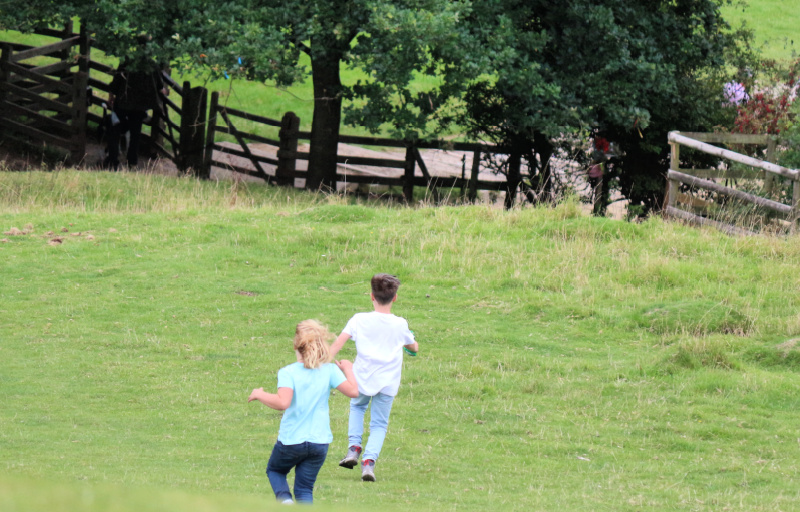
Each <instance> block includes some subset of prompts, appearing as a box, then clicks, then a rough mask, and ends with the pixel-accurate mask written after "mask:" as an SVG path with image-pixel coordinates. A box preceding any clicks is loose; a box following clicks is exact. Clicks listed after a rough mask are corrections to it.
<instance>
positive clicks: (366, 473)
mask: <svg viewBox="0 0 800 512" xmlns="http://www.w3.org/2000/svg"><path fill="white" fill-rule="evenodd" d="M361 480H363V481H365V482H374V481H375V461H374V460H372V459H366V460H365V461H364V463H363V464H362V465H361Z"/></svg>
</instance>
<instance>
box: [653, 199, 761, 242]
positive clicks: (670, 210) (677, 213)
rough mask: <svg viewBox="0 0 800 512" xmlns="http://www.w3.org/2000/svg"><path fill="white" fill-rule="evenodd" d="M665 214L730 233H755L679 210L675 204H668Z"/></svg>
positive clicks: (747, 234) (748, 234)
mask: <svg viewBox="0 0 800 512" xmlns="http://www.w3.org/2000/svg"><path fill="white" fill-rule="evenodd" d="M664 214H665V215H667V216H669V217H675V218H677V219H681V220H684V221H686V222H691V223H692V224H698V225H700V226H711V227H713V228H716V229H718V230H720V231H722V232H724V233H727V234H729V235H744V236H751V235H754V234H755V233H753V232H752V231H748V230H746V229H742V228H739V227H736V226H731V225H730V224H724V223H722V222H718V221H716V220H712V219H708V218H706V217H700V216H699V215H695V214H693V213H689V212H685V211H683V210H679V209H678V208H675V207H674V206H668V207H667V208H666V210H664Z"/></svg>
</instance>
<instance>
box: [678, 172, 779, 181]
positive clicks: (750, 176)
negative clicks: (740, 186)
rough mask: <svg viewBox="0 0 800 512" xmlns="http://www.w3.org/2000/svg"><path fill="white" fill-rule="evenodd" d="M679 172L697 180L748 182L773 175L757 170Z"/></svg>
mask: <svg viewBox="0 0 800 512" xmlns="http://www.w3.org/2000/svg"><path fill="white" fill-rule="evenodd" d="M676 170H677V171H680V172H683V173H686V174H688V175H690V176H694V177H696V178H720V179H747V180H761V179H764V174H767V175H768V176H772V174H771V173H765V172H764V171H758V170H755V169H737V170H731V169H676Z"/></svg>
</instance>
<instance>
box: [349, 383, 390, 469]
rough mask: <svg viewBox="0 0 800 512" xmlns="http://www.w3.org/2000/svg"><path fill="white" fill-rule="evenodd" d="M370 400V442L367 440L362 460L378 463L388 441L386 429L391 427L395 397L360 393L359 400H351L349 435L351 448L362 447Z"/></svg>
mask: <svg viewBox="0 0 800 512" xmlns="http://www.w3.org/2000/svg"><path fill="white" fill-rule="evenodd" d="M370 400H371V401H372V408H371V410H370V413H369V414H370V419H369V440H367V446H366V447H365V448H364V452H363V454H362V455H361V460H367V459H372V460H374V461H377V460H378V456H379V455H380V454H381V448H382V447H383V441H384V439H386V429H387V428H388V427H389V413H390V412H392V402H393V401H394V397H393V396H389V395H384V394H383V393H378V394H377V395H375V396H367V395H362V394H361V393H359V394H358V398H351V399H350V423H349V429H348V432H347V434H348V436H349V438H350V444H349V446H361V437H362V436H363V435H364V414H365V413H366V412H367V406H368V405H369V402H370Z"/></svg>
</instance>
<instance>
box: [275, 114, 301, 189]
mask: <svg viewBox="0 0 800 512" xmlns="http://www.w3.org/2000/svg"><path fill="white" fill-rule="evenodd" d="M299 131H300V118H299V117H297V115H295V113H294V112H286V113H285V114H284V115H283V118H281V129H280V131H279V132H278V138H279V139H280V143H279V144H278V167H277V168H276V169H275V182H276V183H277V184H278V185H281V186H293V185H294V172H295V171H296V170H297V134H298V132H299Z"/></svg>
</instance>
